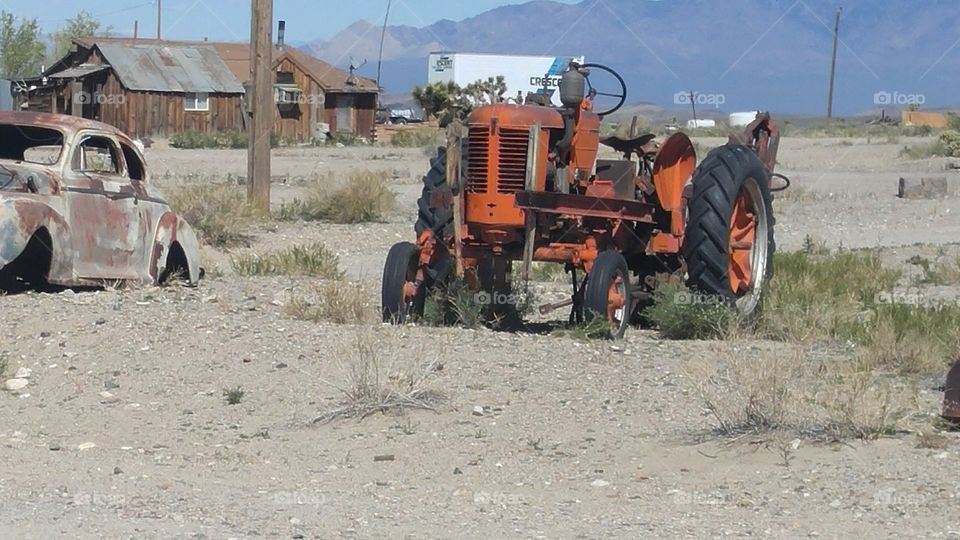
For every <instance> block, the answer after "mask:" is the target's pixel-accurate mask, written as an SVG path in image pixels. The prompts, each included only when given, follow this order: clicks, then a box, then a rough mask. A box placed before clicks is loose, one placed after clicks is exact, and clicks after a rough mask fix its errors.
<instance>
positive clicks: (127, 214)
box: [0, 113, 200, 286]
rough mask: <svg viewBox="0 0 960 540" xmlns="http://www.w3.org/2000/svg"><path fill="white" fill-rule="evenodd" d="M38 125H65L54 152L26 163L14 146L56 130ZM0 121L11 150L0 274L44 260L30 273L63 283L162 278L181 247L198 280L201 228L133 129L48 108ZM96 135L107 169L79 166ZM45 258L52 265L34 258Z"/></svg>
mask: <svg viewBox="0 0 960 540" xmlns="http://www.w3.org/2000/svg"><path fill="white" fill-rule="evenodd" d="M36 127H44V128H49V129H53V130H56V131H58V132H59V133H61V134H62V135H63V138H62V145H61V146H62V148H61V149H60V152H59V154H58V155H56V157H55V162H52V163H29V162H27V161H25V160H24V156H23V155H21V156H19V157H16V156H12V155H11V154H12V153H17V152H19V153H21V154H22V153H23V152H24V150H25V149H29V148H31V144H33V145H37V144H40V143H43V146H49V139H44V140H36V139H35V140H30V135H32V134H33V133H34V132H33V131H30V130H29V129H27V128H36ZM11 128H12V129H11ZM0 130H3V133H4V139H3V140H2V141H0V150H3V151H2V152H0V155H3V156H4V157H5V158H6V159H0V277H9V276H6V274H9V273H11V272H16V273H17V275H18V276H19V277H23V276H22V275H20V273H21V272H25V271H30V272H41V270H40V268H43V270H42V272H43V273H45V274H46V275H42V276H33V275H32V276H31V278H32V279H37V278H39V279H42V280H44V281H46V282H48V283H51V284H55V285H63V286H75V285H99V284H102V283H103V282H104V281H108V280H109V281H112V280H128V281H132V282H138V283H144V284H149V283H156V282H157V281H158V280H159V279H160V278H161V275H162V273H163V271H164V270H165V269H166V268H167V262H168V257H169V256H170V255H171V254H172V253H174V252H175V251H174V248H175V247H178V248H179V249H178V250H176V253H177V254H178V255H179V254H180V252H181V251H182V254H183V257H184V258H185V259H186V265H187V270H188V274H189V275H188V276H187V277H188V280H189V281H190V282H191V283H194V284H195V283H196V282H197V281H198V280H199V276H200V267H199V243H198V241H197V239H196V235H195V234H194V232H193V230H192V229H191V228H190V226H189V225H188V224H187V223H186V222H185V221H184V220H182V219H181V218H179V217H178V216H177V215H176V214H174V213H173V211H172V210H171V209H170V206H169V205H168V204H167V202H166V200H165V198H164V196H163V194H162V193H161V192H160V191H159V190H157V188H156V187H155V186H153V185H152V183H151V182H150V178H149V170H148V169H147V167H146V163H145V162H144V159H143V155H142V153H141V152H140V150H139V149H138V148H137V146H136V145H135V144H134V143H133V142H132V141H131V140H130V138H129V137H127V136H126V135H124V134H123V133H121V132H119V131H118V130H116V129H115V128H113V127H110V126H107V125H105V124H100V123H99V122H93V121H90V120H83V119H79V118H76V117H71V116H63V115H52V114H41V113H0ZM18 133H19V134H20V136H19V139H18V137H17V136H16V135H17V134H18ZM89 137H95V138H96V139H97V140H99V141H100V143H101V144H105V145H108V146H109V147H110V148H112V150H113V153H112V154H109V155H110V156H111V157H109V158H106V159H109V160H110V167H109V172H96V171H95V170H93V169H90V168H88V170H75V169H74V164H76V163H79V162H80V161H79V155H78V152H81V151H83V144H82V143H83V141H85V140H86V139H87V138H89ZM8 150H9V151H8ZM88 152H89V150H88ZM134 161H136V163H134ZM114 168H115V169H116V170H113V169H114ZM137 169H140V170H141V171H142V173H143V176H142V178H140V179H131V177H130V176H131V175H130V171H131V170H133V171H136V170H137ZM38 249H40V252H39V253H37V250H38ZM31 250H32V251H31ZM38 258H40V259H43V260H46V261H47V263H48V266H44V265H41V266H36V264H35V262H33V261H35V260H36V259H38ZM27 262H30V265H29V266H26V265H27ZM5 271H6V274H5Z"/></svg>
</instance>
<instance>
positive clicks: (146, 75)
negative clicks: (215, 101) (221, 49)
mask: <svg viewBox="0 0 960 540" xmlns="http://www.w3.org/2000/svg"><path fill="white" fill-rule="evenodd" d="M97 48H99V49H100V52H101V53H102V54H103V58H104V60H106V62H107V63H108V64H110V66H111V67H112V68H113V71H114V73H116V74H117V77H118V78H119V79H120V82H122V83H123V86H124V87H125V88H127V89H128V90H135V91H146V92H177V93H181V92H205V93H211V94H215V93H224V94H242V93H243V85H242V84H240V82H239V81H238V80H237V78H236V77H235V76H234V75H233V72H232V71H230V68H229V67H227V64H226V63H224V61H223V59H221V58H220V55H219V54H217V50H216V49H215V48H214V47H213V46H209V45H208V46H204V45H115V44H109V43H101V44H98V45H97Z"/></svg>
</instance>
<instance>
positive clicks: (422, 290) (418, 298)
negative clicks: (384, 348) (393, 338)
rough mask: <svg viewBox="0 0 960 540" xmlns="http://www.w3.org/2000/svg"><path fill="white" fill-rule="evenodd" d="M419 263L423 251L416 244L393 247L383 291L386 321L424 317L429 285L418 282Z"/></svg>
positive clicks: (399, 244)
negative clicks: (418, 284) (418, 283)
mask: <svg viewBox="0 0 960 540" xmlns="http://www.w3.org/2000/svg"><path fill="white" fill-rule="evenodd" d="M419 264H420V250H419V249H418V248H417V246H415V245H414V244H411V243H410V242H399V243H397V244H394V245H393V247H392V248H390V252H389V253H387V261H386V263H384V265H383V282H382V283H381V290H380V306H381V314H382V316H383V322H389V323H394V324H400V323H403V322H406V321H407V319H408V318H411V317H412V318H416V317H421V316H423V307H424V301H425V299H426V285H424V284H422V283H421V284H420V286H419V287H417V285H416V280H417V271H418V270H419V266H418V265H419Z"/></svg>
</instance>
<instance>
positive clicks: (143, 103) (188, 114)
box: [28, 47, 377, 143]
mask: <svg viewBox="0 0 960 540" xmlns="http://www.w3.org/2000/svg"><path fill="white" fill-rule="evenodd" d="M72 63H74V64H75V65H79V64H97V65H101V64H106V63H107V62H106V61H105V59H104V58H103V57H102V56H101V54H100V51H99V50H98V49H97V48H95V47H91V48H89V49H81V50H78V53H77V54H76V55H75V57H74V58H73V59H72ZM309 67H310V65H309V63H307V68H309ZM273 72H274V73H280V72H289V73H292V75H293V77H292V78H293V84H295V85H296V86H297V88H299V90H300V92H301V94H300V99H299V103H297V104H295V105H293V106H283V107H281V106H278V107H276V109H275V110H276V119H275V122H274V129H273V132H274V134H275V135H276V136H277V137H279V138H281V139H283V140H286V141H290V142H297V143H304V142H310V141H311V139H312V138H313V135H314V130H315V126H316V125H317V124H318V123H327V124H329V126H330V131H331V133H337V132H338V131H341V128H345V131H348V132H351V133H353V134H354V135H357V136H360V137H367V138H370V137H371V136H372V134H373V131H374V128H375V120H376V106H377V94H376V92H375V91H373V92H371V91H369V90H367V91H355V92H354V91H350V90H347V91H344V90H343V89H342V88H339V87H337V88H336V89H335V90H333V91H331V92H329V93H328V92H326V91H325V90H324V88H325V87H324V86H322V85H321V81H318V80H317V79H316V78H315V77H318V76H319V75H317V73H316V71H314V72H308V71H305V69H304V67H303V66H301V65H300V64H299V63H297V62H296V61H294V60H291V59H290V58H289V57H287V56H283V57H281V58H280V59H279V60H278V61H277V62H276V65H275V66H274V69H273ZM311 73H312V74H311ZM75 87H76V90H77V93H76V94H75V93H74V89H75ZM326 88H333V87H331V86H329V85H327V86H326ZM80 92H84V93H90V94H93V95H95V96H96V98H95V100H96V101H97V103H95V104H93V105H91V104H83V105H82V106H81V105H80V104H77V103H73V98H74V96H75V95H79V93H80ZM272 97H273V96H271V99H272ZM184 98H185V96H184V94H183V93H173V92H152V91H132V90H128V89H127V88H125V87H124V86H123V84H122V83H121V81H120V79H119V78H118V77H117V75H116V72H115V71H114V70H113V69H112V68H111V69H108V70H105V71H102V72H95V73H91V74H89V75H87V76H85V77H83V78H81V79H72V80H64V81H63V82H62V83H60V84H58V85H51V86H49V87H46V88H43V89H41V90H38V91H36V92H34V93H32V95H30V96H28V99H29V102H28V103H29V108H30V110H38V111H49V112H54V111H56V112H59V113H64V114H74V115H77V116H83V117H86V118H90V119H93V120H99V121H101V122H104V123H107V124H111V125H113V126H116V127H117V128H118V129H120V130H122V131H124V132H125V133H127V134H129V135H130V136H132V137H135V138H138V137H146V136H161V137H169V136H171V135H173V134H175V133H178V132H182V131H187V130H196V131H202V132H208V133H209V132H215V131H223V130H244V129H245V128H246V125H245V121H244V120H245V117H244V113H243V109H242V107H243V103H244V97H243V96H242V95H240V94H209V100H208V102H209V110H207V111H187V110H185V102H184ZM341 104H349V106H348V109H349V110H344V111H341V112H340V113H339V114H340V117H341V119H344V120H345V121H344V123H345V124H347V123H349V125H345V126H338V125H337V124H338V118H337V117H338V106H339V105H341Z"/></svg>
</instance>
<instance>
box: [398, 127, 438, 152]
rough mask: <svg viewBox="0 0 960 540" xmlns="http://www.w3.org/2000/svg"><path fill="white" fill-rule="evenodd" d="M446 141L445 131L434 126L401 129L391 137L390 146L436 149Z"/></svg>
mask: <svg viewBox="0 0 960 540" xmlns="http://www.w3.org/2000/svg"><path fill="white" fill-rule="evenodd" d="M445 142H446V137H445V135H444V132H443V131H441V130H439V129H437V128H433V127H421V128H405V129H400V130H398V131H396V132H395V133H394V134H393V135H392V136H391V137H390V146H396V147H400V148H430V149H436V147H437V145H440V144H444V143H445Z"/></svg>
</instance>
